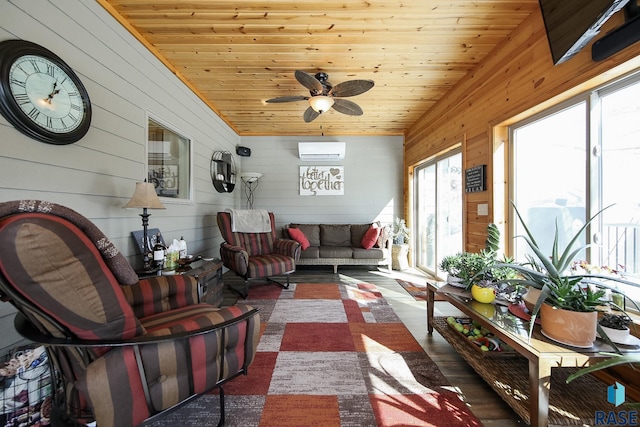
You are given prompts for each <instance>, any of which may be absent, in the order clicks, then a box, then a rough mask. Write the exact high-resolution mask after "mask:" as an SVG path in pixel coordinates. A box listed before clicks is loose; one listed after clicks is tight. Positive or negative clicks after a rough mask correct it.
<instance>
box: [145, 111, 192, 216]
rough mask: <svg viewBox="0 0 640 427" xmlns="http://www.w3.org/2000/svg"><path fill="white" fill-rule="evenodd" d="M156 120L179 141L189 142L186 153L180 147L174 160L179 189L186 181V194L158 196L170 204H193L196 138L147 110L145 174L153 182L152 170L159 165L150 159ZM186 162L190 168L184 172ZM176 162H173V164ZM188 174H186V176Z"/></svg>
mask: <svg viewBox="0 0 640 427" xmlns="http://www.w3.org/2000/svg"><path fill="white" fill-rule="evenodd" d="M152 121H153V122H154V123H155V125H157V126H160V127H161V128H163V129H164V130H167V131H169V132H171V133H173V134H175V135H176V136H177V137H178V138H179V140H178V143H180V141H183V140H184V141H186V143H187V144H188V147H186V151H187V153H186V155H184V153H183V151H184V150H185V148H184V147H178V149H177V150H176V151H177V154H178V156H177V157H175V159H176V160H175V161H173V162H172V163H175V165H176V166H177V177H178V191H180V185H181V184H180V183H181V182H184V181H186V186H187V188H186V193H187V195H186V196H182V195H181V194H180V193H178V194H179V195H178V197H171V196H167V195H163V194H161V193H159V194H158V197H159V198H160V200H161V201H162V203H169V204H193V203H194V193H195V192H194V188H193V172H194V171H193V151H194V150H193V145H194V140H193V138H192V137H191V136H189V135H188V134H187V133H186V132H183V131H182V130H180V129H179V128H178V127H177V126H175V125H173V124H171V123H169V122H168V121H166V120H164V119H162V118H160V117H159V116H158V115H157V114H154V113H152V112H150V111H147V112H146V115H145V144H144V145H145V150H144V151H145V167H144V169H145V171H144V176H145V177H147V180H148V181H149V182H152V179H153V178H152V176H151V175H150V173H151V170H152V168H153V167H154V166H158V165H157V164H156V163H154V162H152V160H151V159H150V154H151V153H152V150H151V149H150V146H151V145H152V144H151V143H152V142H153V141H152V140H151V138H150V134H149V132H150V127H151V122H152ZM185 163H186V168H187V169H188V172H187V173H186V174H185V173H184V172H182V171H183V170H184V168H185ZM173 165H174V164H172V166H173ZM184 175H186V176H184ZM156 192H157V193H158V190H156Z"/></svg>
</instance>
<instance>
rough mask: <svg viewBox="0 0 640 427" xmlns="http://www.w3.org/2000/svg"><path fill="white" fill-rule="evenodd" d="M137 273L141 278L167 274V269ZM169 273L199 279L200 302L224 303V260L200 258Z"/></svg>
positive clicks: (217, 304) (218, 305) (215, 304)
mask: <svg viewBox="0 0 640 427" xmlns="http://www.w3.org/2000/svg"><path fill="white" fill-rule="evenodd" d="M163 272H165V273H163ZM137 273H138V277H139V278H141V279H143V278H145V277H153V276H160V275H162V274H167V272H166V271H165V270H154V271H138V272H137ZM169 273H170V274H187V275H189V276H193V277H194V278H195V279H196V280H197V281H198V295H199V297H200V302H206V303H207V304H211V305H213V306H216V307H220V306H221V305H222V288H223V287H224V283H223V281H222V261H221V260H220V259H218V258H214V259H207V260H205V259H199V260H197V261H194V262H192V263H191V264H190V265H188V266H186V267H178V269H176V270H175V271H174V270H170V271H169Z"/></svg>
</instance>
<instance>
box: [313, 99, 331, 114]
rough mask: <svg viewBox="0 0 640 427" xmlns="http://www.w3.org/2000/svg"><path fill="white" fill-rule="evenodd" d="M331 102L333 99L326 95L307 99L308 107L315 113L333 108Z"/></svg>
mask: <svg viewBox="0 0 640 427" xmlns="http://www.w3.org/2000/svg"><path fill="white" fill-rule="evenodd" d="M333 102H334V101H333V98H331V97H330V96H326V95H317V96H312V97H311V98H309V105H311V108H313V109H314V111H315V112H316V113H324V112H325V111H329V109H330V108H331V107H332V106H333Z"/></svg>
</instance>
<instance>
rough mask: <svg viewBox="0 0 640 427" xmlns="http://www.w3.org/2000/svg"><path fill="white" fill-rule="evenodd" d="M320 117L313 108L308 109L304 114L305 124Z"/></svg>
mask: <svg viewBox="0 0 640 427" xmlns="http://www.w3.org/2000/svg"><path fill="white" fill-rule="evenodd" d="M319 115H320V113H318V112H317V111H316V110H314V109H313V108H311V107H309V108H307V111H305V112H304V116H303V117H304V121H305V123H311V122H312V121H314V120H315V119H316V117H318V116H319Z"/></svg>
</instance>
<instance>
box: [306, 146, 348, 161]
mask: <svg viewBox="0 0 640 427" xmlns="http://www.w3.org/2000/svg"><path fill="white" fill-rule="evenodd" d="M345 151H346V144H345V143H344V142H299V143H298V155H299V156H300V160H302V161H303V162H322V161H325V162H327V161H336V160H343V159H344V153H345Z"/></svg>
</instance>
